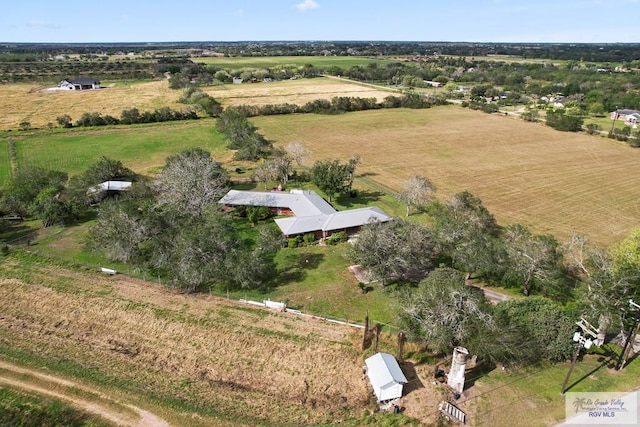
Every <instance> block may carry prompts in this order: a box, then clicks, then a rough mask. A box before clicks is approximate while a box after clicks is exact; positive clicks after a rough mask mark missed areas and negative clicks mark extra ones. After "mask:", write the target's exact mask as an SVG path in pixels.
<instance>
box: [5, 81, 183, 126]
mask: <svg viewBox="0 0 640 427" xmlns="http://www.w3.org/2000/svg"><path fill="white" fill-rule="evenodd" d="M38 89H42V87H36V86H34V85H30V84H11V85H0V99H2V102H1V103H0V130H6V129H18V127H19V124H20V123H21V122H22V121H28V122H30V123H31V126H32V127H44V126H47V124H48V123H52V124H53V125H54V126H58V124H57V123H56V118H57V117H59V116H62V115H64V114H68V115H69V116H70V117H71V119H72V120H73V121H75V120H78V119H79V118H80V116H82V114H83V113H100V114H109V115H112V116H114V117H120V113H122V110H125V109H129V108H133V107H136V108H138V110H140V111H149V110H155V109H156V108H160V107H164V106H169V107H171V108H175V109H182V108H184V105H183V104H179V103H178V102H177V100H178V98H179V97H180V95H181V93H182V92H181V91H179V90H176V91H174V90H171V89H169V85H168V83H167V82H166V81H154V82H144V83H135V84H130V85H128V86H125V85H123V84H118V85H116V86H114V87H107V88H104V89H100V90H87V91H66V92H41V91H39V90H38Z"/></svg>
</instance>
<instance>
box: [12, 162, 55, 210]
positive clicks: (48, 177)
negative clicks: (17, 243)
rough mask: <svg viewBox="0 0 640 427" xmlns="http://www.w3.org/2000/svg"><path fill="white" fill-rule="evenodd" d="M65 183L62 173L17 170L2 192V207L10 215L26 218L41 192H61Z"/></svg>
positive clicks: (29, 168)
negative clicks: (48, 190) (47, 190)
mask: <svg viewBox="0 0 640 427" xmlns="http://www.w3.org/2000/svg"><path fill="white" fill-rule="evenodd" d="M66 181H67V174H66V173H64V172H59V171H52V170H48V169H44V168H41V167H26V168H25V167H23V168H19V169H18V170H17V172H16V174H15V176H14V177H13V179H11V181H10V182H9V185H8V186H7V189H6V191H5V192H4V195H3V200H2V205H3V206H5V208H6V210H7V211H8V212H10V213H12V214H15V215H20V216H26V215H27V214H28V212H29V206H30V204H31V203H32V202H33V201H34V200H35V199H36V197H37V196H38V195H39V194H40V192H41V191H43V190H45V189H50V188H54V189H55V190H56V192H58V191H61V190H62V189H63V188H64V184H65V182H66Z"/></svg>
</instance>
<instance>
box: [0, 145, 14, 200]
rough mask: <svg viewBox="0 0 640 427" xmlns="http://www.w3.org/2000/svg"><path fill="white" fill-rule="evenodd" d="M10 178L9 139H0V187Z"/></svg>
mask: <svg viewBox="0 0 640 427" xmlns="http://www.w3.org/2000/svg"><path fill="white" fill-rule="evenodd" d="M10 179H11V159H10V157H9V141H8V140H7V139H0V188H2V187H4V186H5V185H7V183H8V182H9V180H10Z"/></svg>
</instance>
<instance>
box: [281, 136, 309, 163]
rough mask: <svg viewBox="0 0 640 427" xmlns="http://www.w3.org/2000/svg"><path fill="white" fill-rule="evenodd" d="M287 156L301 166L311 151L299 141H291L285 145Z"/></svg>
mask: <svg viewBox="0 0 640 427" xmlns="http://www.w3.org/2000/svg"><path fill="white" fill-rule="evenodd" d="M286 150H287V153H289V156H290V157H291V158H292V159H293V160H294V161H295V162H296V164H297V165H298V166H302V165H303V164H304V161H305V159H306V158H307V157H309V156H310V155H311V152H310V151H309V150H308V149H307V147H305V146H304V145H303V144H302V143H301V142H298V141H292V142H290V143H288V144H287V147H286Z"/></svg>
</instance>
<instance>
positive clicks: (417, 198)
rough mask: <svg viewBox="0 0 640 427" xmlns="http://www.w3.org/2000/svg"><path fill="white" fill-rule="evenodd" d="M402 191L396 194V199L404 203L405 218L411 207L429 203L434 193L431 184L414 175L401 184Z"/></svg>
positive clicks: (423, 178)
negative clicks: (405, 209)
mask: <svg viewBox="0 0 640 427" xmlns="http://www.w3.org/2000/svg"><path fill="white" fill-rule="evenodd" d="M402 187H403V190H402V191H401V192H400V193H398V199H400V200H401V201H403V202H404V203H406V205H407V216H409V208H410V207H411V206H420V205H424V204H425V203H427V202H428V201H429V199H430V198H431V196H432V195H433V193H434V191H435V187H434V186H433V184H431V182H430V181H429V180H428V179H427V178H425V177H423V176H419V175H414V176H412V177H411V178H409V179H408V180H406V181H404V182H403V184H402Z"/></svg>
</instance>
